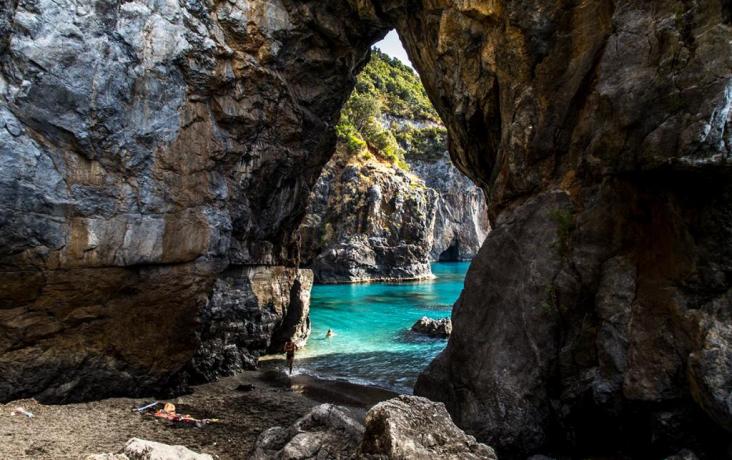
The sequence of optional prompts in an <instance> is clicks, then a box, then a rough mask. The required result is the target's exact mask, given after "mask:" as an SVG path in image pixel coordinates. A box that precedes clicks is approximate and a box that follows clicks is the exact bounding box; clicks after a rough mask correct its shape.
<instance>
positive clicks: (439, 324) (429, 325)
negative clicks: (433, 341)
mask: <svg viewBox="0 0 732 460" xmlns="http://www.w3.org/2000/svg"><path fill="white" fill-rule="evenodd" d="M412 331H413V332H418V333H420V334H425V335H429V336H430V337H449V336H450V334H451V333H452V320H451V319H450V318H442V319H432V318H428V317H426V316H423V317H422V318H420V319H419V320H418V321H417V322H416V323H414V325H413V326H412Z"/></svg>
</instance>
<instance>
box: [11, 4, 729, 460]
mask: <svg viewBox="0 0 732 460" xmlns="http://www.w3.org/2000/svg"><path fill="white" fill-rule="evenodd" d="M3 6H4V8H2V12H0V51H1V52H0V69H1V70H0V95H2V99H1V100H0V120H1V121H0V197H1V201H0V273H2V277H1V278H0V287H1V288H0V332H1V333H0V399H10V398H16V397H21V396H26V395H35V396H38V397H40V398H41V399H49V400H56V401H62V400H69V399H81V398H89V397H101V396H102V395H105V394H107V395H109V394H121V393H127V394H129V393H134V392H136V391H146V392H147V391H149V390H151V389H156V388H161V387H169V386H175V385H176V383H178V380H177V379H178V378H179V377H180V376H179V372H180V371H181V370H182V369H186V368H187V366H188V365H189V364H190V363H191V360H192V358H193V355H194V354H195V352H196V350H197V349H198V347H199V346H200V337H199V334H200V331H201V327H203V328H204V329H205V327H206V326H205V324H204V323H203V322H202V321H201V312H202V311H204V308H205V307H206V306H207V305H208V303H209V302H210V299H211V296H212V294H213V292H214V286H215V285H216V281H217V280H218V279H219V276H220V275H221V274H222V273H224V272H225V271H226V270H227V268H228V267H229V266H230V265H233V266H234V268H236V266H251V265H265V266H268V267H285V268H290V269H293V268H295V267H296V266H297V258H298V254H297V253H298V251H297V244H296V242H293V241H292V238H291V237H292V235H293V234H294V233H295V229H296V228H297V227H298V225H299V223H300V216H301V215H302V214H303V212H304V208H305V202H306V200H307V196H308V193H309V191H310V186H311V185H312V184H314V183H315V181H316V178H317V176H318V175H319V172H320V170H321V168H322V166H323V165H324V164H325V163H326V161H327V159H328V157H329V156H330V154H331V152H332V147H333V141H334V136H333V132H332V126H333V125H334V124H335V121H336V119H337V118H336V114H337V112H338V109H339V107H340V105H341V104H342V102H343V101H344V99H345V97H346V95H347V93H348V91H349V90H350V88H351V86H352V84H353V75H354V73H355V72H356V71H357V70H358V68H359V67H360V66H361V65H362V63H363V60H364V58H365V52H366V49H367V48H368V46H369V45H370V44H371V43H373V42H374V41H376V40H377V39H378V38H379V37H380V36H382V35H383V34H384V33H385V32H386V30H388V29H389V28H390V27H392V26H394V27H396V28H397V30H398V31H399V33H400V35H401V37H402V39H403V40H404V42H405V47H406V49H407V52H408V53H409V56H410V58H411V60H412V62H413V63H414V65H415V67H416V68H417V69H418V70H419V72H420V75H421V76H422V80H423V81H424V84H425V87H426V88H427V91H428V93H429V95H430V98H431V100H432V101H433V102H434V104H435V106H436V109H437V110H438V112H439V113H440V115H441V117H442V118H443V120H444V121H445V125H446V126H447V129H448V131H449V144H450V154H451V158H452V160H453V161H454V163H455V164H456V165H457V166H458V167H459V168H460V169H461V170H462V171H463V172H465V173H466V174H467V175H468V176H469V177H471V178H472V179H474V180H475V182H476V183H477V184H478V185H479V186H481V188H482V189H483V190H485V191H486V194H487V202H488V204H489V209H490V213H491V215H490V218H491V222H494V223H495V227H494V229H493V231H492V232H491V233H490V234H489V236H488V237H487V238H486V242H485V243H484V245H483V248H482V249H481V251H480V253H479V255H478V256H477V257H476V259H475V260H474V263H473V267H472V268H471V270H470V271H469V273H468V278H467V280H466V288H465V290H464V292H463V294H462V296H461V298H460V300H459V301H458V302H457V305H456V307H455V310H454V317H453V323H454V331H453V334H452V336H451V338H450V342H449V344H448V347H447V349H446V350H445V352H444V353H443V354H442V355H440V357H439V358H438V359H437V360H436V361H435V362H434V363H433V364H432V365H431V366H430V368H429V369H428V370H426V372H425V373H424V374H423V375H422V377H421V378H420V379H419V382H418V384H417V388H416V391H417V393H420V394H424V395H430V396H431V397H433V398H435V399H440V400H442V401H444V402H445V403H446V406H447V408H448V410H449V411H450V413H451V414H452V416H453V417H454V420H455V421H456V423H457V424H458V425H460V426H461V427H463V428H465V429H467V430H468V431H470V432H472V433H475V434H476V435H477V436H478V438H479V439H481V440H486V441H489V442H490V443H491V445H494V446H495V447H496V448H497V449H498V451H499V453H501V452H506V453H507V454H510V455H513V456H521V455H524V454H531V453H534V452H544V453H549V454H552V452H551V451H550V449H548V448H547V447H548V446H554V447H555V448H557V449H564V450H568V451H571V452H574V453H576V454H577V455H584V454H592V453H593V452H595V451H597V450H600V451H602V452H613V453H616V452H618V451H620V452H621V453H623V454H625V455H630V456H633V455H636V456H637V455H640V454H641V453H642V454H646V456H649V455H650V456H653V457H659V458H663V457H664V456H667V455H669V454H673V453H674V452H678V451H679V450H680V449H682V448H689V449H692V450H693V451H694V452H697V454H698V455H699V456H708V457H711V458H715V457H716V458H719V457H720V456H721V455H723V454H724V450H726V449H727V446H726V445H724V444H726V442H725V441H726V440H728V439H729V429H728V422H729V416H730V408H729V405H726V406H725V404H724V401H725V399H724V397H723V396H722V395H724V394H725V391H726V388H725V386H726V385H728V383H727V382H728V381H729V379H728V378H727V375H726V372H727V371H726V369H727V366H726V361H725V359H724V357H725V356H729V349H728V348H727V347H728V343H729V340H728V338H727V334H726V333H724V331H725V329H726V328H729V326H730V324H731V322H732V319H731V315H730V310H731V305H732V304H731V303H730V295H729V292H730V289H731V288H732V282H731V281H730V280H732V276H731V275H730V274H731V273H732V262H731V261H732V226H731V225H730V222H732V205H731V204H730V203H732V185H730V184H732V181H731V180H730V176H731V175H732V172H731V169H730V167H729V165H730V157H731V156H732V139H731V138H730V135H731V134H730V133H732V129H731V126H732V118H731V115H730V114H732V110H731V104H732V102H731V101H732V98H730V81H731V80H732V75H731V73H732V72H731V71H730V69H732V50H731V49H730V47H731V46H732V44H731V43H732V41H731V40H730V35H731V34H732V31H731V30H730V24H731V22H730V18H732V11H731V10H730V6H729V2H726V1H720V0H698V1H693V2H691V1H688V2H687V1H679V0H660V1H654V2H643V1H633V0H623V1H616V2H607V1H604V0H588V1H583V2H565V1H555V2H540V1H521V2H505V1H501V0H496V1H487V0H486V1H481V0H440V1H434V2H413V1H409V2H407V1H403V0H396V1H390V2H382V1H379V0H373V1H366V0H358V1H356V0H348V1H328V0H319V1H302V2H293V1H291V0H281V1H273V2H269V1H268V2H261V1H253V0H252V1H247V0H236V1H234V2H233V3H232V2H221V3H216V4H208V3H202V2H199V1H197V0H191V1H187V2H183V3H177V2H171V1H169V2H148V1H132V2H125V3H121V4H116V3H114V4H110V3H104V2H101V3H100V2H91V1H90V0H82V1H78V2H71V1H68V0H60V1H54V2H50V1H47V0H18V1H11V2H5V3H4V5H3ZM293 278H294V277H293ZM615 292H617V294H615ZM266 308H267V307H266V305H262V309H266ZM475 363H479V364H480V365H479V366H476V365H475ZM717 369H721V370H717ZM639 420H643V421H644V422H643V423H642V424H641V423H638V421H639ZM726 427H727V428H726Z"/></svg>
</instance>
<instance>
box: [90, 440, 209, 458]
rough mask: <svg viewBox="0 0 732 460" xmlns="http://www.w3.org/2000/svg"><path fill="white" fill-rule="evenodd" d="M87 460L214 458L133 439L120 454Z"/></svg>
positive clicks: (96, 456) (97, 456)
mask: <svg viewBox="0 0 732 460" xmlns="http://www.w3.org/2000/svg"><path fill="white" fill-rule="evenodd" d="M86 460H213V457H212V456H210V455H208V454H199V453H196V452H194V451H192V450H190V449H188V448H186V447H183V446H171V445H168V444H163V443H160V442H155V441H147V440H145V439H139V438H132V439H130V440H129V441H127V444H125V447H124V448H123V449H122V452H120V453H117V454H96V455H89V456H87V457H86Z"/></svg>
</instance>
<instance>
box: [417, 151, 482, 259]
mask: <svg viewBox="0 0 732 460" xmlns="http://www.w3.org/2000/svg"><path fill="white" fill-rule="evenodd" d="M407 161H408V163H409V167H410V170H411V172H412V173H414V174H415V175H416V176H417V177H419V178H421V179H422V180H423V181H424V184H425V186H427V187H429V188H431V189H432V190H434V191H436V192H437V194H438V197H437V200H436V201H435V220H434V224H433V225H432V247H431V248H430V259H431V260H433V261H457V260H470V259H472V258H473V257H475V255H476V254H478V250H479V249H480V246H481V245H482V244H483V240H485V237H486V236H487V235H488V232H490V228H491V227H490V223H489V222H488V207H487V205H486V201H485V195H484V193H483V190H481V189H480V188H479V187H477V186H476V185H475V184H473V182H472V181H471V180H470V179H468V178H467V177H465V175H463V173H461V172H460V171H459V170H458V169H457V168H456V167H455V166H454V165H453V164H452V163H451V162H450V157H449V155H448V153H447V152H445V153H444V154H443V155H442V156H441V157H440V158H437V159H432V160H427V159H418V158H415V157H408V158H407Z"/></svg>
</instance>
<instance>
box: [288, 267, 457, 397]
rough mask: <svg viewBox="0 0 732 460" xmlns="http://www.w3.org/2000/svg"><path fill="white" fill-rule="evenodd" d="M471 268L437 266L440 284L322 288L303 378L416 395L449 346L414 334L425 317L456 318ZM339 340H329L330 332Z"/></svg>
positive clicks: (301, 367) (315, 295)
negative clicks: (433, 363)
mask: <svg viewBox="0 0 732 460" xmlns="http://www.w3.org/2000/svg"><path fill="white" fill-rule="evenodd" d="M468 265H469V263H468V262H454V263H436V264H433V265H432V272H433V273H434V274H435V276H436V278H435V279H434V280H430V281H424V282H416V283H401V284H388V283H371V284H339V285H316V286H314V287H313V292H312V300H311V307H310V308H311V309H310V317H311V321H312V335H311V336H310V339H309V340H308V343H307V346H306V347H305V348H304V349H302V350H300V351H299V352H298V354H297V362H296V366H297V370H296V371H297V372H300V373H307V374H311V375H315V376H319V377H323V378H329V379H333V378H335V379H344V380H348V381H351V382H356V383H365V384H371V385H377V386H380V387H384V388H388V389H391V390H394V391H398V392H401V393H411V391H412V387H413V385H414V382H415V381H416V379H417V375H418V374H419V373H420V371H422V370H423V369H424V368H425V367H426V366H427V364H429V362H430V361H431V360H432V359H433V358H434V357H435V356H437V355H438V354H439V353H440V351H442V350H443V349H444V348H445V346H446V345H447V340H441V339H432V338H428V337H423V336H420V335H418V334H414V333H412V332H410V331H409V329H410V328H411V326H412V325H413V324H414V322H415V321H417V320H418V319H419V318H421V317H422V316H429V317H431V318H435V319H439V318H444V317H448V316H450V312H451V309H452V304H453V303H454V302H455V300H457V298H458V296H459V295H460V291H461V290H462V288H463V281H464V279H465V273H466V271H467V269H468ZM329 328H330V329H333V331H334V332H335V334H336V335H335V336H334V337H332V338H329V339H327V338H325V334H326V332H327V330H328V329H329Z"/></svg>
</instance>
